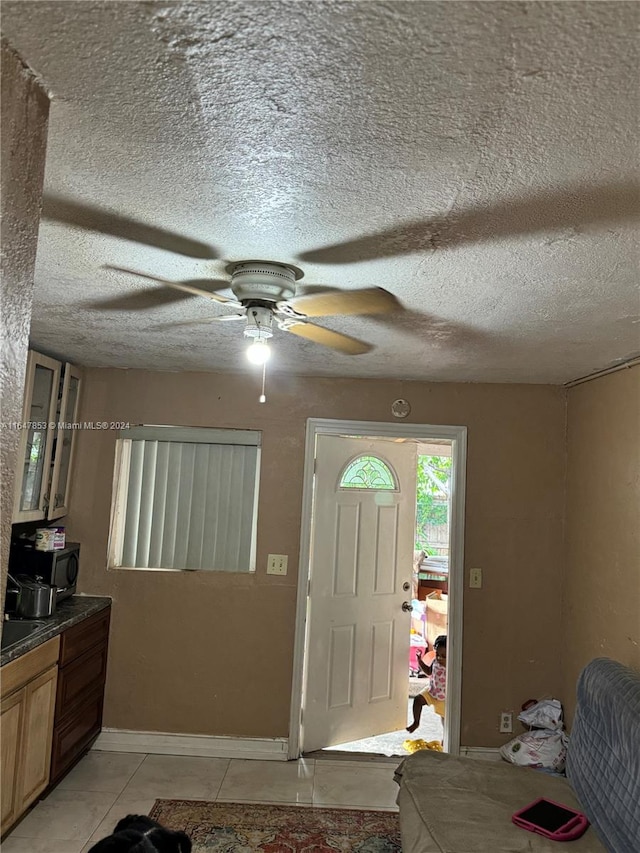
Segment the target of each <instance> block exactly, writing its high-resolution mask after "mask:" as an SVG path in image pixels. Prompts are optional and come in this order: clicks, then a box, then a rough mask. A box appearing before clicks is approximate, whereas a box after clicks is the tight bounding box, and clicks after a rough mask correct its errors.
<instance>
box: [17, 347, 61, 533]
mask: <svg viewBox="0 0 640 853" xmlns="http://www.w3.org/2000/svg"><path fill="white" fill-rule="evenodd" d="M59 382H60V363H59V362H57V361H54V360H53V359H52V358H47V357H46V356H43V355H40V354H39V353H35V352H29V357H28V361H27V375H26V383H25V404H24V408H23V415H22V416H23V422H22V429H21V439H20V449H19V451H18V452H19V457H18V458H19V459H22V460H23V462H22V466H21V467H20V466H19V468H18V472H17V481H16V502H15V508H14V517H13V521H14V522H15V521H35V520H37V519H39V518H44V517H45V514H46V505H45V498H46V493H47V490H48V487H49V476H50V473H51V472H50V468H51V448H52V442H53V433H54V428H53V426H54V425H53V424H52V422H53V421H54V419H55V416H56V408H57V401H58V385H59Z"/></svg>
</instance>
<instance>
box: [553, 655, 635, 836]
mask: <svg viewBox="0 0 640 853" xmlns="http://www.w3.org/2000/svg"><path fill="white" fill-rule="evenodd" d="M577 693H578V704H577V710H576V716H575V720H574V723H573V728H572V730H571V737H570V739H569V753H568V756H567V776H568V778H569V780H570V782H571V785H572V787H573V789H574V791H575V792H576V794H577V795H578V797H579V798H580V802H581V803H582V806H583V809H584V811H585V813H586V815H587V817H588V818H589V820H590V821H591V822H592V824H593V825H594V826H595V827H596V828H597V829H598V831H599V832H600V834H601V835H602V837H603V838H605V839H606V840H607V846H608V847H609V849H610V850H612V851H615V853H637V851H640V676H639V675H638V674H636V673H634V672H632V671H631V670H630V669H627V668H626V667H625V666H623V665H622V664H621V663H618V662H617V661H613V660H609V659H607V658H597V659H596V660H593V661H591V663H589V664H587V666H586V667H585V668H584V669H583V671H582V673H581V674H580V677H579V679H578V688H577Z"/></svg>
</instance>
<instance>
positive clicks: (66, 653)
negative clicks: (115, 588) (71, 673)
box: [60, 607, 111, 666]
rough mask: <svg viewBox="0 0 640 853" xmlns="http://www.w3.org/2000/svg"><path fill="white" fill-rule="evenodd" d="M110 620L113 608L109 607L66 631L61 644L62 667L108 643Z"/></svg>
mask: <svg viewBox="0 0 640 853" xmlns="http://www.w3.org/2000/svg"><path fill="white" fill-rule="evenodd" d="M110 618H111V608H110V607H108V608H107V609H106V610H101V611H100V612H99V613H96V614H95V616H91V617H89V619H85V620H84V621H83V622H78V624H77V625H74V626H73V628H69V629H68V630H67V631H65V632H64V634H63V635H62V639H61V643H60V666H65V664H67V663H69V662H70V661H72V660H73V659H74V658H77V657H78V656H79V655H81V654H84V653H85V652H86V651H87V649H90V648H91V647H92V646H97V645H98V644H99V643H106V641H107V638H108V637H109V620H110Z"/></svg>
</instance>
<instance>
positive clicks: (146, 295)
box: [84, 287, 189, 311]
mask: <svg viewBox="0 0 640 853" xmlns="http://www.w3.org/2000/svg"><path fill="white" fill-rule="evenodd" d="M188 298H189V294H187V293H180V292H179V291H177V290H167V288H166V287H154V288H153V289H152V290H136V291H135V292H134V293H127V294H126V296H114V297H113V298H110V299H91V300H87V301H86V302H85V303H84V305H85V306H86V307H87V308H97V309H99V310H101V311H148V310H149V309H150V308H159V307H162V306H163V305H172V304H173V303H175V302H182V301H183V300H184V299H188Z"/></svg>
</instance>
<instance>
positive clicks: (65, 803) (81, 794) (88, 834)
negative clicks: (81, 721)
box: [2, 751, 399, 853]
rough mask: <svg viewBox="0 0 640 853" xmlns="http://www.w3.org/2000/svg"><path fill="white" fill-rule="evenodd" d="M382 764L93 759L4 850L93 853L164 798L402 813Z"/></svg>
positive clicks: (389, 769)
mask: <svg viewBox="0 0 640 853" xmlns="http://www.w3.org/2000/svg"><path fill="white" fill-rule="evenodd" d="M398 763H399V761H398V759H397V758H396V759H390V760H384V759H380V760H377V761H372V760H368V761H367V760H364V761H358V760H356V759H354V760H351V759H349V760H344V759H342V760H335V761H332V760H331V759H330V758H325V759H323V760H321V761H315V760H313V759H301V760H300V761H251V760H246V759H227V758H193V757H187V756H177V755H142V754H130V753H118V752H97V751H93V752H89V753H88V754H87V755H86V756H85V757H84V758H83V759H82V761H80V762H79V764H77V765H76V767H75V768H74V769H73V770H72V771H71V773H69V775H68V776H66V777H65V778H64V779H63V780H62V782H61V783H60V785H58V787H57V788H56V789H55V790H54V791H52V793H51V794H49V796H48V797H47V798H46V799H45V800H42V801H41V802H40V803H38V805H37V806H36V807H35V808H34V809H33V810H32V811H31V812H30V813H29V814H28V815H27V816H26V817H25V818H24V820H23V821H22V822H21V823H20V824H19V825H18V826H17V827H16V828H15V829H14V830H13V832H12V833H11V835H9V836H8V837H7V839H6V840H5V841H4V842H3V844H2V853H86V851H88V850H89V848H90V847H91V846H92V845H93V844H95V843H96V842H97V841H98V840H99V839H100V838H104V837H105V836H106V835H109V833H111V832H112V831H113V827H114V826H115V824H116V823H117V822H118V820H120V818H121V817H124V816H125V815H126V814H133V813H140V814H146V813H148V812H149V810H150V809H151V807H152V805H153V803H154V801H155V800H156V798H176V799H193V800H221V801H227V802H261V803H290V804H295V803H303V804H307V805H314V806H334V807H336V806H337V807H342V808H375V809H385V810H387V811H397V807H396V805H395V798H396V793H397V790H398V789H397V785H396V783H395V782H394V781H393V771H394V769H395V767H396V766H397V765H398Z"/></svg>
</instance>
